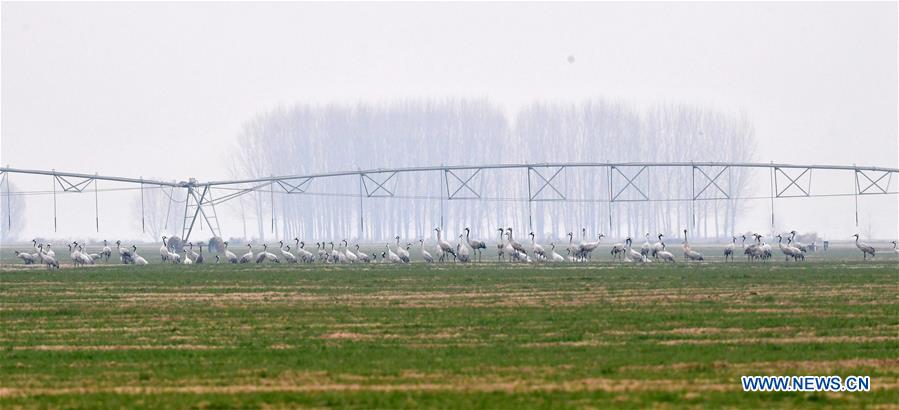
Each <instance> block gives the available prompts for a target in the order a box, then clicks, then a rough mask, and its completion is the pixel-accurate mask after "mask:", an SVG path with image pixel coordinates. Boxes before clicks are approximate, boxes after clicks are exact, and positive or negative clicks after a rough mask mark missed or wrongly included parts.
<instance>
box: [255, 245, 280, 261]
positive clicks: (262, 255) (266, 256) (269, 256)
mask: <svg viewBox="0 0 899 410" xmlns="http://www.w3.org/2000/svg"><path fill="white" fill-rule="evenodd" d="M265 261H269V262H271V263H281V259H279V258H278V255H275V254H274V253H271V252H269V251H268V244H267V243H264V244H262V252H259V254H258V255H256V263H262V262H265Z"/></svg>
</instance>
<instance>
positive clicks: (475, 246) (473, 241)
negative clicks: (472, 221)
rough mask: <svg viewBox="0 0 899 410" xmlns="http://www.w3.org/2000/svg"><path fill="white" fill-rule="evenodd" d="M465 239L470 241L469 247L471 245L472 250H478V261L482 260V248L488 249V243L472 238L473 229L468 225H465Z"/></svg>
mask: <svg viewBox="0 0 899 410" xmlns="http://www.w3.org/2000/svg"><path fill="white" fill-rule="evenodd" d="M465 241H466V242H468V247H470V248H471V250H472V251H474V252H477V254H478V262H480V261H481V249H487V244H486V243H484V242H482V241H479V240H477V239H471V229H470V228H468V227H467V226H466V227H465Z"/></svg>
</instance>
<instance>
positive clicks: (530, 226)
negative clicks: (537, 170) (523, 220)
mask: <svg viewBox="0 0 899 410" xmlns="http://www.w3.org/2000/svg"><path fill="white" fill-rule="evenodd" d="M525 172H527V173H528V229H529V230H530V231H531V232H533V231H534V219H533V216H532V215H531V214H532V212H533V211H532V210H531V207H532V206H533V204H532V201H531V168H530V167H528V168H527V169H526V171H525Z"/></svg>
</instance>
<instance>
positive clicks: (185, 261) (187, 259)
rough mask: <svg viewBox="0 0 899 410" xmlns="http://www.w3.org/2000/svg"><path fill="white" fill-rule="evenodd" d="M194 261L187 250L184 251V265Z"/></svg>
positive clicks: (191, 263)
mask: <svg viewBox="0 0 899 410" xmlns="http://www.w3.org/2000/svg"><path fill="white" fill-rule="evenodd" d="M193 263H194V261H192V260H191V259H190V254H189V253H187V251H186V250H185V251H184V259H183V260H182V262H181V264H182V265H193Z"/></svg>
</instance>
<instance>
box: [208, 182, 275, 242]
mask: <svg viewBox="0 0 899 410" xmlns="http://www.w3.org/2000/svg"><path fill="white" fill-rule="evenodd" d="M271 177H272V178H274V177H275V176H274V175H272V176H271ZM268 190H269V192H270V193H271V202H272V233H275V182H274V181H272V182H271V183H270V184H269V185H268ZM201 226H202V225H201Z"/></svg>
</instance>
